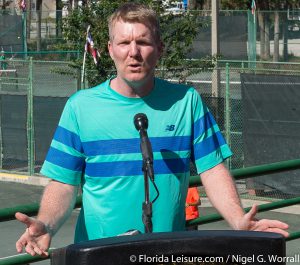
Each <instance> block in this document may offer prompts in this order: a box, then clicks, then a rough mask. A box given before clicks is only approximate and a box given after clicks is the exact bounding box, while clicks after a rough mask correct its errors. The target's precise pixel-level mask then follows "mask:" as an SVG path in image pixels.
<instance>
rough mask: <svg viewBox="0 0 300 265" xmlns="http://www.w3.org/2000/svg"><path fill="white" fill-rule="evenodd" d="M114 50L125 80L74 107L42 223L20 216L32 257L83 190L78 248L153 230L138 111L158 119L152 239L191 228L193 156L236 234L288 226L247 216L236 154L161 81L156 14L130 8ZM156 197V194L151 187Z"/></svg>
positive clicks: (112, 28)
mask: <svg viewBox="0 0 300 265" xmlns="http://www.w3.org/2000/svg"><path fill="white" fill-rule="evenodd" d="M109 34H110V40H109V42H108V50H109V54H110V56H111V58H112V59H113V61H114V63H115V66H116V69H117V76H116V77H113V78H111V79H110V80H107V81H106V82H104V83H103V84H101V85H99V86H96V87H94V88H91V89H88V90H84V91H80V92H78V93H76V94H75V95H73V96H72V97H71V98H70V99H69V100H68V102H67V104H66V106H65V109H64V111H63V114H62V117H61V120H60V122H59V126H58V128H57V130H56V133H55V135H54V139H53V141H52V143H51V147H50V149H49V152H48V155H47V157H46V161H45V163H44V165H43V168H42V170H41V173H42V174H44V175H45V176H47V177H49V178H51V179H52V181H51V182H50V183H49V185H48V186H47V187H46V188H45V191H44V194H43V197H42V200H41V205H40V210H39V213H38V216H37V218H36V219H35V218H30V217H28V216H26V215H24V214H21V213H16V218H17V219H18V220H19V221H21V222H23V223H24V224H26V226H27V229H26V231H25V233H24V234H23V235H22V236H21V237H20V239H19V240H18V241H17V243H16V248H17V251H18V252H21V251H22V249H23V248H25V251H26V252H27V253H29V254H31V255H36V254H38V255H48V252H47V249H48V247H49V246H50V243H51V238H52V237H53V235H54V234H55V233H56V232H57V230H58V229H59V228H60V226H61V225H62V224H63V222H64V221H65V220H66V218H67V217H68V216H69V214H70V213H71V211H72V209H73V206H74V202H75V198H76V194H77V191H78V186H79V185H81V186H82V192H83V194H82V195H83V206H82V209H81V213H80V215H79V218H78V222H77V226H76V233H75V242H80V241H84V240H91V239H95V238H103V237H109V236H115V235H117V234H120V233H124V232H126V231H127V230H130V229H138V230H141V231H144V226H143V223H142V220H141V216H142V209H141V208H142V207H141V206H142V202H143V200H144V179H143V172H142V170H141V167H142V157H141V154H140V149H139V134H138V132H137V131H136V129H135V127H134V124H133V117H134V115H135V114H136V113H139V112H143V113H145V114H146V115H147V116H148V117H149V129H148V135H149V137H150V141H151V143H152V149H153V152H154V171H155V183H156V185H157V187H158V189H159V192H160V196H159V198H158V199H157V200H156V201H155V203H154V205H153V219H152V220H153V232H162V231H179V230H184V229H185V211H184V208H185V198H186V193H187V188H188V182H189V170H190V168H189V164H190V158H191V157H192V158H194V160H195V163H196V166H197V170H198V172H199V173H200V174H201V179H202V182H203V184H204V186H205V188H206V192H207V194H208V196H209V198H210V200H211V202H212V203H213V205H214V206H215V207H216V208H217V209H218V210H219V212H220V213H221V214H222V215H223V216H224V218H225V219H226V220H227V221H228V222H229V224H230V225H231V226H232V227H233V228H234V229H243V230H260V231H272V232H278V233H281V234H283V235H284V236H287V235H288V233H287V232H286V231H285V229H287V228H288V226H287V225H286V224H284V223H282V222H279V221H274V220H260V221H257V220H255V219H254V216H255V214H256V212H257V207H256V206H254V207H253V208H252V210H251V211H250V212H249V213H247V214H245V213H244V211H243V209H242V207H241V204H240V200H239V197H238V194H237V192H236V188H235V185H234V182H233V180H232V178H231V176H230V173H229V172H228V170H227V169H226V167H225V166H224V165H223V163H222V162H223V160H224V159H226V158H227V157H229V156H230V155H231V152H230V150H229V148H228V146H227V144H226V143H225V141H224V139H223V137H222V135H221V134H220V131H219V128H218V126H217V125H216V123H215V121H214V119H213V117H212V115H211V114H210V112H209V110H208V109H207V107H206V106H205V105H204V104H203V102H202V100H201V97H200V96H199V94H198V93H197V92H196V91H195V90H194V89H193V88H189V87H186V86H182V85H177V84H170V83H168V82H166V81H164V80H161V79H157V78H155V77H154V69H155V66H156V63H157V61H158V60H159V58H160V56H161V54H162V50H163V44H162V42H161V39H160V32H159V24H158V21H157V18H156V15H155V13H154V12H153V11H152V10H151V9H149V8H147V7H145V6H143V5H139V4H134V3H127V4H125V5H123V6H122V7H120V8H119V9H118V10H117V11H116V12H115V13H114V14H113V15H112V16H111V17H110V19H109ZM150 196H151V199H153V198H154V197H155V196H156V193H155V191H154V189H153V187H152V186H151V187H150Z"/></svg>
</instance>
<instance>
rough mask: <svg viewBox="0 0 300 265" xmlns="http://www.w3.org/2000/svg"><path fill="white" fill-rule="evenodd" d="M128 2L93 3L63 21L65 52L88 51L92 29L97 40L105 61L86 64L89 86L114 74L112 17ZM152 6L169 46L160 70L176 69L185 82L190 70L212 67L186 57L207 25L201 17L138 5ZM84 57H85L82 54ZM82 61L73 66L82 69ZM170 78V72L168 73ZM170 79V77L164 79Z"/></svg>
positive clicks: (152, 3) (154, 4) (147, 0)
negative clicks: (110, 40) (109, 46)
mask: <svg viewBox="0 0 300 265" xmlns="http://www.w3.org/2000/svg"><path fill="white" fill-rule="evenodd" d="M124 2H126V1H124V0H118V1H116V0H102V1H96V2H95V1H91V2H88V3H87V4H85V5H84V6H81V7H78V8H75V9H73V10H72V11H71V12H70V13H69V15H68V16H67V17H66V18H65V20H64V21H63V33H64V34H63V36H64V38H65V39H66V42H67V45H64V47H63V48H64V49H71V50H74V49H75V50H81V51H83V49H84V44H85V41H86V29H87V27H88V25H90V26H91V27H90V32H91V35H92V37H93V41H94V45H95V47H96V48H97V49H98V50H99V51H100V54H101V57H100V60H99V63H98V65H97V66H96V65H95V64H94V62H93V60H92V58H91V56H87V60H86V69H87V71H86V78H87V80H88V82H89V85H95V84H98V83H100V82H103V81H104V80H106V79H107V78H108V77H109V76H110V75H112V74H114V70H113V69H114V64H113V62H112V60H111V59H110V57H109V54H108V51H107V41H108V27H107V18H108V16H109V15H110V14H111V13H112V12H113V11H114V10H115V9H116V8H117V7H118V6H119V5H120V4H122V3H124ZM137 2H139V3H141V2H142V3H144V4H147V5H150V6H152V8H154V9H155V10H156V12H157V14H158V15H159V17H160V26H161V32H162V38H163V41H164V44H165V47H164V54H163V57H162V59H161V61H160V65H159V66H158V68H161V67H163V68H164V69H168V70H170V69H172V70H173V72H172V77H174V76H176V77H177V78H179V79H181V80H184V79H185V78H186V76H188V75H189V74H190V71H189V69H190V68H193V67H198V68H199V67H208V66H211V64H208V65H207V64H204V63H203V62H200V63H199V61H198V62H194V61H189V62H187V61H186V60H185V58H186V55H187V54H188V53H189V51H190V50H191V46H192V43H193V40H194V38H195V37H196V35H197V33H198V30H199V28H200V27H201V26H203V25H204V24H205V23H203V22H201V21H200V20H199V18H198V17H197V16H194V15H192V14H190V13H189V12H188V11H187V12H182V13H181V14H176V15H175V14H172V13H168V12H166V11H165V9H164V7H163V5H161V4H160V3H159V2H158V1H155V0H154V1H152V0H142V1H137ZM82 54H83V53H82ZM81 64H82V57H81V58H77V59H75V60H74V62H73V66H74V67H75V68H77V69H80V67H81ZM165 73H166V74H168V73H169V74H170V72H165ZM164 77H167V76H164Z"/></svg>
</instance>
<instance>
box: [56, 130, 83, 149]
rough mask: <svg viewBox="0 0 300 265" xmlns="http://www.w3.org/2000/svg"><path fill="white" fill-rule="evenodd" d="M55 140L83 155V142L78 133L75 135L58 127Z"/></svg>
mask: <svg viewBox="0 0 300 265" xmlns="http://www.w3.org/2000/svg"><path fill="white" fill-rule="evenodd" d="M53 139H54V140H56V141H58V142H60V143H63V144H65V145H67V146H69V147H72V148H74V149H75V150H76V151H78V152H80V153H83V150H82V144H81V140H80V138H79V136H78V135H77V134H76V133H73V132H71V131H69V130H67V129H65V128H63V127H61V126H58V127H57V129H56V131H55V134H54V137H53Z"/></svg>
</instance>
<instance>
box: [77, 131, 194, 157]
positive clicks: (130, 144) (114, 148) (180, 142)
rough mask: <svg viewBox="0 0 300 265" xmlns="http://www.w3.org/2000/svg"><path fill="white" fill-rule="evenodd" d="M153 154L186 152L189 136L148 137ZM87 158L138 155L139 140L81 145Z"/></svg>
mask: <svg viewBox="0 0 300 265" xmlns="http://www.w3.org/2000/svg"><path fill="white" fill-rule="evenodd" d="M149 140H150V142H151V145H152V150H153V152H160V151H161V150H164V149H165V150H170V151H187V150H190V148H191V137H190V136H172V137H150V138H149ZM82 146H83V150H84V153H85V155H87V156H96V155H111V154H130V153H139V152H140V151H141V150H140V139H139V138H133V139H115V140H99V141H91V142H83V143H82Z"/></svg>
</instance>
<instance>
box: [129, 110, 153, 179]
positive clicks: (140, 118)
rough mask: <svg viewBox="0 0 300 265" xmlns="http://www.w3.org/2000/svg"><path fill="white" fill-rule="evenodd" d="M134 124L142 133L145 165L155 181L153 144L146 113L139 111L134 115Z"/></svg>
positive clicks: (142, 150) (141, 145)
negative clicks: (148, 130) (149, 136)
mask: <svg viewBox="0 0 300 265" xmlns="http://www.w3.org/2000/svg"><path fill="white" fill-rule="evenodd" d="M133 121H134V126H135V128H136V129H137V130H138V131H139V133H140V138H141V144H140V147H141V152H142V156H143V161H144V165H145V166H146V170H147V171H148V174H149V177H150V179H151V180H152V181H154V171H153V152H152V146H151V143H150V141H149V138H148V134H147V129H148V118H147V116H146V114H144V113H138V114H136V115H135V116H134V119H133Z"/></svg>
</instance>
